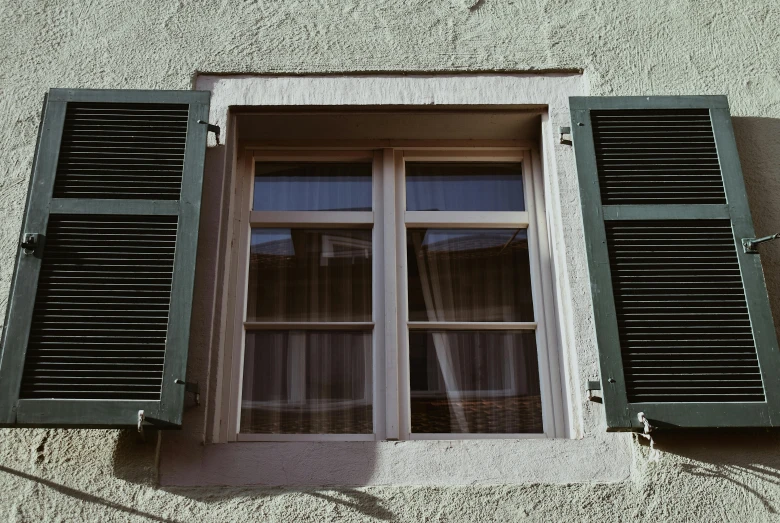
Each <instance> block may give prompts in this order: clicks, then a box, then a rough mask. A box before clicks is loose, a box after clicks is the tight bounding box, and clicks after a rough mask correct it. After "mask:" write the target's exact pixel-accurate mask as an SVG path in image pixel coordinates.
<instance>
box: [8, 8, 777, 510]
mask: <svg viewBox="0 0 780 523" xmlns="http://www.w3.org/2000/svg"><path fill="white" fill-rule="evenodd" d="M733 4H735V5H734V6H732V5H731V3H726V2H720V1H718V2H716V1H710V0H699V1H696V2H694V1H682V0H677V1H666V2H639V1H633V2H632V1H628V0H611V1H604V0H602V1H598V0H590V1H576V0H573V1H565V0H560V1H551V0H536V1H531V0H514V1H508V0H484V1H483V2H482V4H481V5H480V6H479V7H478V8H477V9H474V10H469V9H468V7H467V5H466V3H464V1H463V0H430V1H412V0H386V1H383V0H376V1H373V2H356V1H346V0H332V1H327V0H321V1H295V0H291V1H289V2H278V1H277V2H250V1H238V0H235V1H221V0H211V1H198V2H177V1H161V0H154V1H144V0H136V1H134V2H117V1H104V2H100V3H98V2H94V1H92V0H82V1H67V0H60V1H57V2H43V1H33V0H30V1H27V2H24V1H10V0H3V1H2V2H0V115H2V118H3V122H2V123H3V130H2V131H1V132H0V216H3V219H2V221H0V310H3V309H4V308H5V302H6V298H7V292H8V285H9V281H10V277H11V271H12V268H13V257H14V255H15V253H16V246H15V243H16V240H17V237H18V231H19V227H20V223H21V213H22V210H23V206H24V194H25V190H26V187H27V181H28V177H29V172H30V164H31V159H32V152H33V148H34V145H35V134H36V131H37V126H38V119H39V113H40V105H41V102H42V98H43V94H44V92H45V90H46V89H47V88H48V87H91V88H170V89H176V88H183V89H187V88H190V87H191V86H192V85H193V82H194V77H195V75H196V74H197V73H199V72H201V73H204V72H205V73H235V72H240V73H270V74H279V73H314V74H324V73H342V72H376V71H384V72H397V71H416V72H434V71H436V72H453V71H455V72H467V71H496V70H499V71H512V72H517V71H521V72H522V71H568V72H571V71H572V70H577V71H579V70H581V71H582V72H583V74H584V78H585V81H586V83H587V89H588V90H589V91H590V93H591V94H607V95H609V94H616V95H633V94H727V95H729V99H730V103H731V107H732V112H733V114H734V115H735V119H734V127H735V132H736V135H737V140H738V145H739V149H740V154H741V158H742V164H743V169H744V172H745V176H746V179H747V184H748V192H749V198H750V202H751V206H752V209H753V214H754V220H755V222H756V229H757V232H758V233H759V234H763V233H769V232H776V230H780V205H778V201H780V79H779V78H780V65H778V64H780V60H779V59H780V34H779V33H780V6H778V5H777V4H776V3H775V2H774V1H773V0H752V1H746V2H740V3H736V2H735V3H733ZM762 251H763V254H762V260H763V262H764V268H765V272H766V276H767V282H768V285H769V291H770V298H771V300H772V304H773V307H774V310H775V316H776V318H778V319H780V276H778V275H780V271H778V269H779V268H780V244H770V245H766V246H764V247H762ZM777 323H778V325H780V322H777ZM198 357H199V356H197V355H196V356H195V359H196V360H197V358H198ZM191 359H192V358H191ZM196 364H199V365H202V362H196ZM581 407H582V409H584V410H585V411H589V410H591V409H595V408H597V407H595V406H593V405H592V404H582V405H581ZM165 437H167V436H165V435H163V438H165ZM604 438H605V440H604V441H605V445H608V444H613V443H614V441H620V442H623V443H625V445H616V446H615V447H614V448H628V449H629V450H628V454H629V457H628V458H627V459H628V462H629V465H630V466H629V472H628V474H626V475H625V476H623V477H622V478H620V479H617V480H615V481H611V482H599V481H588V482H579V483H573V484H566V483H567V482H566V480H565V479H564V480H562V481H556V482H555V483H552V482H551V483H549V484H541V485H533V484H519V485H514V486H496V487H490V486H478V487H477V486H472V487H468V486H449V487H443V486H442V487H435V486H428V487H414V486H404V487H398V486H392V485H386V486H372V487H368V488H357V487H349V488H345V489H340V490H333V489H330V490H318V489H312V488H305V489H297V490H290V489H287V490H285V489H250V488H238V487H233V488H216V487H209V488H184V487H158V486H156V485H157V466H156V463H155V457H156V455H157V453H156V443H157V442H156V436H155V435H153V434H149V435H148V437H147V441H146V442H145V443H142V442H139V441H138V438H137V435H136V434H132V433H123V432H118V431H61V430H4V431H0V518H4V519H5V520H9V521H36V520H44V521H48V520H55V521H56V520H62V521H73V520H90V521H126V520H133V519H134V520H137V521H239V520H284V521H323V520H327V519H339V520H345V521H361V520H366V519H369V516H372V517H374V518H376V519H378V520H391V519H399V520H408V521H422V520H425V518H428V520H430V521H450V520H461V521H489V520H493V519H495V520H508V519H521V518H523V517H526V518H527V519H529V520H532V521H534V520H538V521H556V520H567V521H579V520H592V521H612V520H640V521H641V520H647V521H663V520H697V521H716V520H733V521H764V520H774V519H780V516H778V513H780V439H778V437H777V436H776V435H774V434H771V433H768V432H764V431H759V432H751V433H747V434H745V433H739V434H734V433H731V434H724V433H721V432H716V431H709V432H707V431H704V432H696V433H691V434H685V435H672V434H668V435H663V434H659V436H658V443H659V445H658V446H659V448H660V449H661V450H662V455H661V459H660V461H658V462H651V461H648V459H647V448H646V447H644V446H640V445H638V444H636V443H632V442H631V436H629V435H608V436H604ZM609 438H614V441H613V440H610V439H609ZM610 442H612V443H610ZM163 446H164V444H163ZM563 452H564V451H563V450H562V453H563ZM564 458H565V459H573V460H575V461H576V460H580V461H582V463H581V465H582V466H593V467H603V466H604V464H603V463H589V462H588V459H589V457H587V456H584V455H583V456H579V457H578V456H576V455H575V456H574V457H571V456H562V459H564ZM162 459H163V460H164V459H165V455H164V454H163V456H162ZM302 459H304V458H302ZM602 459H605V458H602ZM262 467H263V463H258V464H257V468H258V470H260V471H261V470H262ZM495 483H497V484H500V483H501V478H500V477H499V478H496V480H495Z"/></svg>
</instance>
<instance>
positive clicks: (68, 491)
mask: <svg viewBox="0 0 780 523" xmlns="http://www.w3.org/2000/svg"><path fill="white" fill-rule="evenodd" d="M0 472H5V473H6V474H12V475H14V476H17V477H19V478H22V479H26V480H29V481H33V482H35V483H38V484H39V485H43V486H45V487H48V488H50V489H52V490H55V491H57V492H59V493H61V494H64V495H66V496H70V497H72V498H76V499H80V500H82V501H85V502H87V503H95V504H97V505H103V506H104V507H107V508H111V509H114V510H118V511H121V512H125V513H127V514H130V515H133V516H141V517H144V518H147V519H150V520H152V521H159V522H161V523H178V521H176V520H174V519H167V518H161V517H159V516H155V515H154V514H149V513H148V512H143V511H141V510H137V509H135V508H132V507H126V506H125V505H120V504H119V503H115V502H113V501H109V500H107V499H105V498H101V497H98V496H94V495H92V494H87V493H86V492H82V491H80V490H76V489H73V488H70V487H66V486H65V485H61V484H59V483H55V482H53V481H49V480H47V479H43V478H39V477H37V476H33V475H32V474H27V473H25V472H21V471H19V470H14V469H12V468H8V467H4V466H2V465H0Z"/></svg>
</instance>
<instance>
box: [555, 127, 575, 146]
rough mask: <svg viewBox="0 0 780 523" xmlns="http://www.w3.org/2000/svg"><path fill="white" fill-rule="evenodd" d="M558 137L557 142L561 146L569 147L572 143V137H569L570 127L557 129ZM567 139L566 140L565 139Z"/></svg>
mask: <svg viewBox="0 0 780 523" xmlns="http://www.w3.org/2000/svg"><path fill="white" fill-rule="evenodd" d="M558 132H559V133H560V135H559V141H560V142H561V143H562V144H563V145H571V144H572V142H571V140H572V136H571V127H561V128H559V129H558ZM567 137H568V138H567Z"/></svg>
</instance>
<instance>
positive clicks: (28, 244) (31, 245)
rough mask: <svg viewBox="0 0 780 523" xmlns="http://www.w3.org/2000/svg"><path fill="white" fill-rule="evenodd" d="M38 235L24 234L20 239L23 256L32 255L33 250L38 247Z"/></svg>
mask: <svg viewBox="0 0 780 523" xmlns="http://www.w3.org/2000/svg"><path fill="white" fill-rule="evenodd" d="M39 236H40V235H39V234H37V233H25V235H24V237H23V238H22V243H21V247H22V249H24V253H25V254H34V253H35V249H36V248H37V247H38V243H39V242H38V239H39Z"/></svg>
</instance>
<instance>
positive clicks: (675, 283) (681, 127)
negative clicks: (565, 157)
mask: <svg viewBox="0 0 780 523" xmlns="http://www.w3.org/2000/svg"><path fill="white" fill-rule="evenodd" d="M570 106H571V118H572V129H573V142H574V148H575V154H576V158H577V171H578V174H579V182H580V194H581V198H582V211H583V220H584V228H585V240H586V245H587V256H588V265H589V270H590V283H591V291H592V297H593V307H594V315H595V325H596V335H597V342H598V350H599V362H600V367H601V385H602V391H603V397H604V404H605V410H606V416H607V426H608V428H609V429H610V430H631V429H638V428H640V427H641V424H640V423H639V421H638V419H637V414H638V413H639V412H644V413H645V415H646V416H647V418H648V419H649V421H650V423H651V424H653V425H655V426H659V427H769V426H778V425H780V372H778V370H777V369H780V355H779V353H778V345H777V338H776V334H775V329H774V324H773V321H772V315H771V311H770V309H769V300H768V297H767V291H766V285H765V283H764V276H763V272H762V269H761V262H760V258H759V255H757V254H746V253H745V252H743V249H742V246H741V240H742V238H751V237H754V236H755V233H754V230H753V222H752V220H751V217H750V209H749V208H748V202H747V197H746V195H745V183H744V181H743V178H742V171H741V168H740V164H739V158H738V156H737V148H736V143H735V140H734V133H733V130H732V127H731V117H730V115H729V109H728V102H727V100H726V98H725V97H723V96H695V97H688V96H680V97H616V98H612V97H609V98H597V97H574V98H571V99H570Z"/></svg>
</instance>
